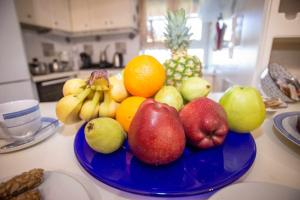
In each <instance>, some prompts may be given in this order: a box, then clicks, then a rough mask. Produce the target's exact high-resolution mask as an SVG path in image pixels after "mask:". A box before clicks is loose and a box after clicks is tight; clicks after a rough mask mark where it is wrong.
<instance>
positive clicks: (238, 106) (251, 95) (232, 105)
mask: <svg viewBox="0 0 300 200" xmlns="http://www.w3.org/2000/svg"><path fill="white" fill-rule="evenodd" d="M220 104H221V105H222V106H223V108H224V109H225V111H226V113H227V120H228V124H229V128H230V129H231V130H233V131H235V132H239V133H244V132H249V131H252V130H254V129H256V128H258V127H259V126H260V125H261V124H262V123H263V121H264V119H265V115H266V109H265V104H264V102H263V99H262V97H261V95H260V93H259V92H258V91H257V89H256V88H253V87H247V86H233V87H231V88H229V89H228V90H227V91H226V92H225V94H224V95H223V96H222V97H221V99H220Z"/></svg>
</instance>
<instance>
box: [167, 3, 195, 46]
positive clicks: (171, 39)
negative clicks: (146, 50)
mask: <svg viewBox="0 0 300 200" xmlns="http://www.w3.org/2000/svg"><path fill="white" fill-rule="evenodd" d="M166 19H167V26H166V32H165V33H164V36H165V37H166V40H165V43H166V45H167V47H168V48H170V49H171V50H173V51H178V50H185V49H187V48H188V46H189V41H190V37H191V36H192V33H190V29H191V28H190V27H187V24H186V23H187V17H186V14H185V11H184V9H182V8H181V9H179V10H176V11H174V12H172V11H168V12H167V16H166Z"/></svg>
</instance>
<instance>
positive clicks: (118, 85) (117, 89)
mask: <svg viewBox="0 0 300 200" xmlns="http://www.w3.org/2000/svg"><path fill="white" fill-rule="evenodd" d="M109 84H110V86H111V89H110V91H111V97H112V98H113V99H114V100H115V101H116V102H121V101H123V100H124V99H126V98H127V97H128V92H127V90H126V88H125V85H124V82H123V79H122V75H121V74H117V75H114V76H111V77H109Z"/></svg>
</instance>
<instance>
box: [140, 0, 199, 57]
mask: <svg viewBox="0 0 300 200" xmlns="http://www.w3.org/2000/svg"><path fill="white" fill-rule="evenodd" d="M142 4H143V8H142V9H141V10H142V12H143V13H142V14H144V15H143V17H141V19H142V20H143V21H142V22H141V29H143V30H142V31H141V33H142V34H141V47H142V50H141V52H140V53H141V54H148V55H152V56H154V57H156V58H157V59H158V60H159V61H160V62H164V61H165V60H166V59H168V58H170V57H171V52H170V50H168V49H167V48H166V47H165V44H164V40H165V36H164V32H165V26H166V23H167V21H166V19H165V15H166V13H167V10H168V9H176V8H184V9H185V11H186V14H187V16H188V20H187V25H188V26H189V27H191V33H192V34H193V35H192V37H191V43H190V48H189V49H188V53H189V54H191V55H197V56H198V57H199V58H200V59H201V60H203V55H204V50H203V45H202V44H203V42H202V31H203V30H202V20H201V18H200V16H199V14H198V11H199V5H200V0H181V1H180V0H178V1H168V0H144V1H143V3H142Z"/></svg>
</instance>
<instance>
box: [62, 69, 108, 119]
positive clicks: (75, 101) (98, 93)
mask: <svg viewBox="0 0 300 200" xmlns="http://www.w3.org/2000/svg"><path fill="white" fill-rule="evenodd" d="M93 90H94V92H95V94H94V96H93V99H92V100H90V99H88V100H86V101H85V103H84V106H83V102H84V100H85V99H86V98H87V97H88V96H89V95H91V93H92V92H93ZM103 91H109V80H108V75H107V71H106V70H98V71H94V72H92V74H91V76H90V78H89V80H88V81H84V80H81V79H71V80H69V81H67V82H66V83H65V85H64V89H63V93H64V95H66V96H64V97H63V98H61V99H60V100H59V101H58V102H57V104H56V116H57V118H58V119H59V120H60V121H62V122H63V123H65V124H71V123H75V122H78V121H79V120H80V118H82V119H84V120H89V119H91V118H93V117H96V116H97V115H98V113H99V112H98V110H99V107H100V106H99V105H97V104H98V102H99V101H100V99H102V98H103ZM81 109H82V110H81ZM79 114H80V116H79ZM79 117H80V118H79Z"/></svg>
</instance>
